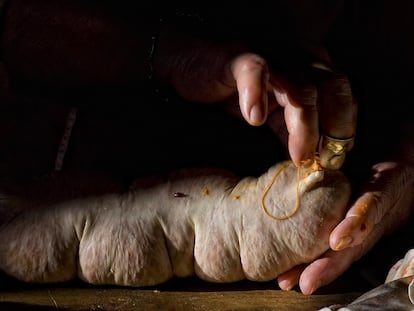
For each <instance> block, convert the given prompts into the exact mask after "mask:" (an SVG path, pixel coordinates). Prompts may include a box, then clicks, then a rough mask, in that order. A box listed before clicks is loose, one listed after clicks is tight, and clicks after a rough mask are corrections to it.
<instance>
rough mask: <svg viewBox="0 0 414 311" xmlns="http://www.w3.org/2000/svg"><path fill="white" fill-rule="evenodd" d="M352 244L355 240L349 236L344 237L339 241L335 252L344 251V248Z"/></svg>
mask: <svg viewBox="0 0 414 311" xmlns="http://www.w3.org/2000/svg"><path fill="white" fill-rule="evenodd" d="M352 242H353V238H352V237H350V236H349V235H348V236H345V237H342V238H341V239H340V240H339V242H338V243H337V244H336V245H335V248H334V250H335V251H339V250H341V249H344V248H346V247H348V246H350V245H351V243H352Z"/></svg>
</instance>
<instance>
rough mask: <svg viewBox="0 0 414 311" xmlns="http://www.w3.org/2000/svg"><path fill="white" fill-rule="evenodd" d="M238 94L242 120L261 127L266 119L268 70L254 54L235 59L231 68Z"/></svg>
mask: <svg viewBox="0 0 414 311" xmlns="http://www.w3.org/2000/svg"><path fill="white" fill-rule="evenodd" d="M231 71H232V73H233V76H234V79H235V81H236V85H237V91H238V93H239V105H240V111H241V113H242V115H243V118H244V119H245V120H246V121H247V122H248V123H249V124H251V125H256V126H257V125H262V124H263V123H264V122H265V120H266V117H267V109H268V107H267V88H268V81H269V70H268V67H267V64H266V62H265V60H264V59H263V58H261V57H260V56H258V55H255V54H243V55H241V56H239V57H237V58H236V59H235V60H234V61H233V63H232V66H231Z"/></svg>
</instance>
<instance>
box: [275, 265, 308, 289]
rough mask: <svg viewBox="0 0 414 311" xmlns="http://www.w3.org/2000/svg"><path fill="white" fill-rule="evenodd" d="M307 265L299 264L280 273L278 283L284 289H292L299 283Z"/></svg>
mask: <svg viewBox="0 0 414 311" xmlns="http://www.w3.org/2000/svg"><path fill="white" fill-rule="evenodd" d="M305 268H306V265H305V264H303V265H297V266H295V267H293V268H292V269H290V270H288V271H286V272H284V273H282V274H280V275H279V276H278V277H277V283H278V285H279V287H280V289H282V290H291V289H292V288H293V287H295V286H296V285H297V284H298V283H299V277H300V274H301V273H302V271H303V270H304V269H305Z"/></svg>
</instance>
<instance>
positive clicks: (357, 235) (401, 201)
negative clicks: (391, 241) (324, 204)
mask: <svg viewBox="0 0 414 311" xmlns="http://www.w3.org/2000/svg"><path fill="white" fill-rule="evenodd" d="M412 174H413V172H412V169H411V168H410V167H400V166H398V165H397V164H396V163H394V162H382V163H379V164H377V165H375V166H374V167H373V170H372V177H371V181H370V183H368V185H367V186H366V192H365V193H363V194H362V195H361V196H360V197H359V198H358V200H357V201H356V202H355V203H354V204H353V206H352V207H351V208H350V209H349V211H348V212H347V214H346V216H345V219H344V220H343V221H342V222H341V223H340V224H339V225H338V226H336V228H335V229H334V230H333V231H332V232H331V235H330V241H329V242H330V246H331V248H332V249H334V250H341V249H344V248H347V247H352V246H355V245H359V244H361V243H362V242H363V241H364V240H365V239H366V238H367V236H368V235H370V232H371V231H372V229H373V228H374V226H375V225H377V224H381V226H382V227H383V230H392V227H393V226H394V225H395V224H396V223H397V224H398V222H401V220H402V219H404V218H405V217H404V216H406V214H408V213H410V210H411V209H410V206H411V205H410V202H411V198H412V195H411V187H412V184H411V183H410V182H408V181H409V180H410V176H412ZM399 217H401V219H398V218H399Z"/></svg>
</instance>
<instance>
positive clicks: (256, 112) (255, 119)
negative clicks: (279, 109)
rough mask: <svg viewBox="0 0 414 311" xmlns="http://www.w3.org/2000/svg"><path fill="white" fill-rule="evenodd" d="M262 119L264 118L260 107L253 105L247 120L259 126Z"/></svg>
mask: <svg viewBox="0 0 414 311" xmlns="http://www.w3.org/2000/svg"><path fill="white" fill-rule="evenodd" d="M264 117H265V116H264V113H263V110H262V109H261V107H260V105H254V106H253V107H252V109H251V110H250V115H249V118H250V122H251V123H252V124H253V125H261V124H262V123H263V121H264Z"/></svg>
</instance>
